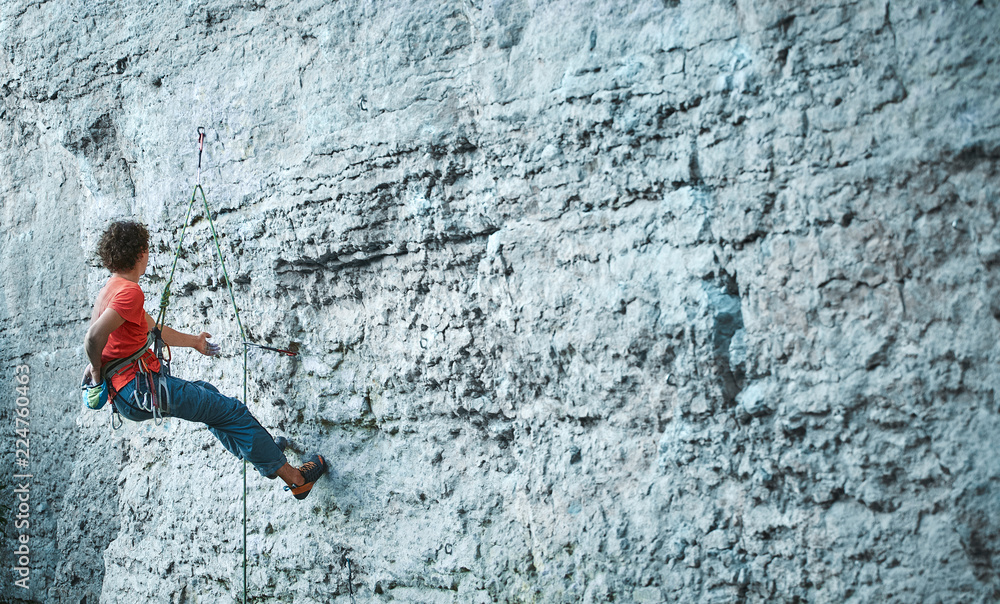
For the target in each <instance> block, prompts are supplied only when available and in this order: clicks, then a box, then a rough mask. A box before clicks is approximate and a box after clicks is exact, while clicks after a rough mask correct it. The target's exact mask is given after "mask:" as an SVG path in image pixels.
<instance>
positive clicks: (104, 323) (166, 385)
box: [84, 221, 327, 499]
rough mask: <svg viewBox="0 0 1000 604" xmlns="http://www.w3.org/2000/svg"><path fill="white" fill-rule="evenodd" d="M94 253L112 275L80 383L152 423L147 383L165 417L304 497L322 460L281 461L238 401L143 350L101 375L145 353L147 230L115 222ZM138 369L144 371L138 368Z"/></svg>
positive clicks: (182, 337) (201, 344) (183, 343)
mask: <svg viewBox="0 0 1000 604" xmlns="http://www.w3.org/2000/svg"><path fill="white" fill-rule="evenodd" d="M97 253H98V255H99V256H100V258H101V262H102V263H103V264H104V267H105V268H107V269H108V270H109V271H111V278H110V279H108V282H107V284H106V285H105V286H104V288H103V289H101V291H100V293H99V294H98V295H97V301H96V302H95V303H94V310H93V313H92V314H91V318H90V328H89V329H88V330H87V336H86V339H85V340H84V350H85V351H86V353H87V357H88V358H89V360H90V365H89V366H88V367H87V369H86V372H85V373H84V381H85V382H90V383H91V384H96V385H101V384H103V383H104V380H106V379H108V380H110V382H109V386H110V388H109V398H110V400H111V402H112V405H113V406H114V408H115V409H116V410H117V411H118V412H119V413H121V414H122V415H123V416H124V417H125V418H127V419H130V420H132V421H136V422H139V421H144V420H148V419H151V418H153V413H151V411H152V410H153V409H152V408H151V407H150V405H149V404H148V403H144V400H143V397H142V396H140V395H139V393H138V392H137V388H138V389H139V390H141V391H143V392H147V391H148V390H149V389H150V388H149V387H148V385H147V384H141V383H140V381H142V380H143V379H144V378H145V379H150V378H151V379H152V380H153V382H154V383H153V385H152V386H153V387H152V388H151V389H152V391H153V392H155V391H156V390H158V389H160V390H165V394H166V395H165V396H161V397H160V404H161V405H162V406H163V407H164V408H162V413H163V414H164V415H166V416H173V417H179V418H181V419H186V420H188V421H192V422H202V423H205V424H207V425H208V429H209V430H210V431H211V432H212V434H215V436H216V437H217V438H218V439H219V440H220V441H221V442H222V445H223V446H224V447H225V448H226V449H228V450H229V451H230V452H231V453H232V454H233V455H235V456H236V457H238V458H240V459H246V460H247V461H249V462H250V463H251V464H253V466H254V467H255V468H256V469H257V471H258V472H260V473H261V475H263V476H266V477H267V478H275V477H280V478H281V479H282V480H284V481H285V484H286V485H287V486H286V487H285V490H290V491H291V492H292V494H293V495H294V496H295V498H296V499H305V498H306V496H307V495H308V494H309V492H310V490H311V489H312V487H313V484H315V482H316V480H317V479H318V478H319V477H320V476H322V475H323V473H325V472H326V469H327V466H326V461H325V460H324V459H323V457H322V456H320V455H313V456H312V457H311V458H310V459H309V460H308V461H307V462H306V463H305V464H304V465H302V466H300V467H298V468H296V467H293V466H292V465H291V464H289V463H288V461H287V460H286V459H285V455H284V453H283V451H282V449H283V448H284V447H281V446H279V444H276V443H275V440H274V439H273V438H272V437H271V435H270V434H269V433H268V432H267V430H265V429H264V428H263V427H262V426H261V425H260V423H259V422H257V420H256V419H254V417H253V415H251V414H250V410H249V409H247V406H246V405H245V404H244V403H242V402H241V401H239V400H237V399H235V398H231V397H228V396H224V395H223V394H221V393H219V391H218V390H217V389H216V388H215V386H213V385H211V384H209V383H208V382H203V381H197V382H188V381H185V380H182V379H179V378H176V377H173V376H170V375H166V374H165V373H163V374H160V373H159V371H160V363H159V361H158V360H157V358H156V355H154V354H153V352H152V351H151V350H149V349H146V350H145V352H144V353H143V354H142V356H140V357H139V358H138V360H136V361H134V362H132V363H129V364H128V365H126V366H125V367H124V368H123V369H121V370H118V371H117V372H116V373H114V374H113V375H110V376H108V375H105V374H106V373H107V371H105V370H104V369H106V368H107V364H108V363H109V362H110V361H112V360H114V359H125V358H127V357H129V356H131V355H132V354H133V353H136V352H137V351H139V350H141V349H144V348H146V346H147V335H148V332H149V330H150V329H152V328H153V327H155V321H154V320H153V318H152V317H151V316H150V315H149V314H148V313H146V311H145V310H144V309H143V303H144V302H145V297H144V296H143V293H142V288H141V287H140V286H139V277H141V276H142V275H143V274H144V273H145V272H146V265H147V264H148V263H149V232H148V231H147V230H146V227H145V226H143V225H142V224H140V223H138V222H134V221H119V222H114V223H112V224H111V225H110V226H109V227H108V228H107V230H105V231H104V234H103V235H102V236H101V240H100V242H99V243H98V250H97ZM161 332H162V338H163V341H164V342H165V343H166V344H167V345H169V346H179V347H187V348H194V349H195V350H197V351H198V352H200V353H201V354H203V355H206V356H215V355H217V354H218V352H219V348H218V346H216V345H215V344H211V343H209V341H208V339H209V338H211V337H212V336H211V335H210V334H208V333H205V332H202V333H200V334H199V335H197V336H195V335H189V334H185V333H181V332H179V331H176V330H174V329H171V328H169V327H166V326H163V327H162V329H161ZM140 366H141V368H142V370H143V371H139V369H140ZM147 376H149V377H147ZM282 441H284V442H287V441H285V440H284V437H279V443H281V442H282Z"/></svg>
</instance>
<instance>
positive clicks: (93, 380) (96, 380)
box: [83, 365, 101, 386]
mask: <svg viewBox="0 0 1000 604" xmlns="http://www.w3.org/2000/svg"><path fill="white" fill-rule="evenodd" d="M83 383H85V384H93V385H95V386H98V385H100V383H101V370H100V369H97V370H95V369H94V366H93V365H87V368H86V369H84V370H83Z"/></svg>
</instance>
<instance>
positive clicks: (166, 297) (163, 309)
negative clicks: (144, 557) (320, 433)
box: [156, 128, 295, 604]
mask: <svg viewBox="0 0 1000 604" xmlns="http://www.w3.org/2000/svg"><path fill="white" fill-rule="evenodd" d="M204 145H205V129H204V128H198V179H197V184H195V186H194V191H192V192H191V200H190V201H189V202H188V208H187V214H186V215H185V216H184V225H183V226H182V227H181V236H180V239H179V241H178V242H177V250H176V251H175V252H174V260H173V263H172V264H171V266H170V276H169V277H168V278H167V283H166V285H165V286H164V288H163V293H162V294H161V295H160V312H159V315H158V316H157V319H156V329H158V330H160V329H162V327H163V325H164V321H165V320H166V316H167V307H168V306H170V287H171V285H173V282H174V273H175V272H176V270H177V259H178V258H179V257H180V254H181V249H182V247H183V245H184V235H185V233H186V232H187V227H188V224H189V223H190V221H191V210H192V209H193V208H194V203H195V201H196V200H197V198H198V194H199V193H201V201H202V205H203V207H204V208H205V217H206V218H208V226H209V228H210V229H211V231H212V240H213V241H214V242H215V251H216V254H217V255H218V258H219V265H220V266H221V267H222V275H223V277H224V278H225V280H226V288H227V289H228V290H229V300H230V302H232V304H233V312H234V314H235V315H236V324H237V326H238V327H239V330H240V340H241V341H242V342H243V344H244V346H243V402H244V404H245V403H246V401H247V373H248V370H247V353H248V351H249V345H255V346H260V345H257V344H250V343H249V342H247V336H246V331H244V329H243V321H242V320H241V319H240V308H239V306H237V304H236V296H235V295H234V294H233V284H232V281H231V280H230V279H229V272H228V271H227V270H226V261H225V259H224V258H223V256H222V246H221V244H220V243H219V234H218V233H217V232H216V230H215V222H214V221H213V220H212V210H211V208H209V207H208V198H207V197H206V196H205V189H203V188H202V186H201V155H202V151H203V149H204ZM260 347H261V348H266V349H268V350H276V351H278V352H283V353H286V354H289V355H290V356H294V354H295V353H294V352H291V351H285V350H278V349H275V348H269V347H267V346H260ZM247 585H248V582H247V460H246V459H244V460H243V604H247Z"/></svg>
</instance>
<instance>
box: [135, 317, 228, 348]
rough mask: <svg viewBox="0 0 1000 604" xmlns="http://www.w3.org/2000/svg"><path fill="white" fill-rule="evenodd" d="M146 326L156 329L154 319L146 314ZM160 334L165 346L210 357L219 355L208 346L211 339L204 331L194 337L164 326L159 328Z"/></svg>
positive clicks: (213, 346)
mask: <svg viewBox="0 0 1000 604" xmlns="http://www.w3.org/2000/svg"><path fill="white" fill-rule="evenodd" d="M146 324H147V325H149V328H150V329H153V328H154V327H156V319H154V318H153V317H151V316H150V314H149V313H146ZM160 334H161V337H162V338H163V341H164V343H166V345H167V346H177V347H178V348H194V349H195V350H197V351H198V352H200V353H201V354H203V355H206V356H210V357H211V356H215V355H217V354H218V353H219V349H218V347H217V346H215V345H214V344H209V342H208V339H209V338H211V337H212V334H210V333H206V332H204V331H203V332H201V333H200V334H198V335H196V336H195V335H191V334H187V333H181V332H179V331H177V330H176V329H174V328H172V327H167V326H166V325H164V326H163V327H161V328H160Z"/></svg>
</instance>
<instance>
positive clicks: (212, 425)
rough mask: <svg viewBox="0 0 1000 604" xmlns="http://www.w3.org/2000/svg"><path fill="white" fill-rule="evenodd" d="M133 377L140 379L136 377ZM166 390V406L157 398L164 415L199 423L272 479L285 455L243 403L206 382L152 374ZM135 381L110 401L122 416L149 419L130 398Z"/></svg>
mask: <svg viewBox="0 0 1000 604" xmlns="http://www.w3.org/2000/svg"><path fill="white" fill-rule="evenodd" d="M136 378H137V379H143V378H142V377H141V376H138V375H137V376H136ZM155 379H156V380H157V384H159V383H160V382H161V381H162V382H164V385H165V386H166V387H167V389H168V390H169V391H170V408H169V409H167V408H165V407H166V403H167V401H165V400H162V398H161V399H160V400H159V403H160V408H161V410H162V411H163V416H164V417H179V418H181V419H186V420H188V421H191V422H202V423H204V424H207V425H208V429H209V430H210V431H211V432H212V434H214V435H215V437H216V438H218V439H219V442H221V443H222V446H223V447H225V448H226V449H228V450H229V452H230V453H232V454H233V455H235V456H236V457H238V458H240V459H245V460H247V461H248V462H250V463H251V464H252V465H253V467H254V468H256V469H257V471H258V472H260V474H261V476H265V477H267V478H274V476H275V475H276V474H277V472H278V468H280V467H282V466H284V465H285V463H286V461H287V460H286V459H285V454H284V453H282V452H281V449H279V448H278V445H276V444H274V438H272V437H271V435H270V434H269V433H268V431H267V430H265V429H264V428H263V426H261V425H260V423H259V422H258V421H257V420H256V419H254V416H253V415H251V414H250V410H249V409H247V406H246V405H245V404H243V403H242V402H240V401H239V400H238V399H235V398H232V397H228V396H225V395H223V394H221V393H220V392H219V390H218V389H217V388H216V387H215V386H213V385H211V384H209V383H208V382H202V381H198V382H188V381H186V380H182V379H180V378H176V377H173V376H170V375H167V376H156V377H155ZM134 393H135V380H132V381H131V382H129V383H128V384H126V385H125V386H123V387H122V389H121V390H120V391H118V395H117V396H115V399H114V404H115V408H116V409H118V412H119V413H121V414H122V416H123V417H125V418H126V419H130V420H132V421H134V422H141V421H145V420H147V419H152V418H153V414H152V413H149V412H147V411H143V410H142V409H140V408H138V407H137V406H136V404H135V400H134V399H133V398H132V396H133V394H134Z"/></svg>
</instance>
